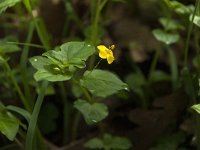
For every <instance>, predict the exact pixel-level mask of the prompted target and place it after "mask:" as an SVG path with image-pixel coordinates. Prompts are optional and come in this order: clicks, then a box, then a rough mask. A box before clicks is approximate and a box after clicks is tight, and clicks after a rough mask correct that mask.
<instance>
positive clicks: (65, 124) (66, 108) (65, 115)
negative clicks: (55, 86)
mask: <svg viewBox="0 0 200 150" xmlns="http://www.w3.org/2000/svg"><path fill="white" fill-rule="evenodd" d="M59 86H60V89H61V96H62V102H63V144H67V143H68V142H69V135H70V133H69V132H70V130H69V129H70V126H69V122H70V104H69V102H68V100H67V94H66V90H65V86H64V83H63V82H60V83H59Z"/></svg>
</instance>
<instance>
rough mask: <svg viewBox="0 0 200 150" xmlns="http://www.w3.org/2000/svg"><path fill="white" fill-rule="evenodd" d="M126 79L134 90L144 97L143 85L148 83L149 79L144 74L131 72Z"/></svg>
mask: <svg viewBox="0 0 200 150" xmlns="http://www.w3.org/2000/svg"><path fill="white" fill-rule="evenodd" d="M125 81H126V83H127V84H128V86H129V87H130V89H131V90H132V91H133V92H135V93H136V94H137V95H138V96H140V98H141V99H143V98H144V95H145V94H144V91H143V87H144V86H145V85H146V83H147V81H146V79H145V77H144V76H143V75H142V74H139V73H131V74H129V75H128V76H127V77H126V78H125Z"/></svg>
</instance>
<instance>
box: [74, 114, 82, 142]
mask: <svg viewBox="0 0 200 150" xmlns="http://www.w3.org/2000/svg"><path fill="white" fill-rule="evenodd" d="M80 118H81V113H80V112H79V111H77V112H76V115H75V119H74V123H73V126H72V141H74V140H76V138H77V133H78V127H79V122H80Z"/></svg>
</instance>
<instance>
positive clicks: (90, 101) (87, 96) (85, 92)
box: [72, 78, 94, 104]
mask: <svg viewBox="0 0 200 150" xmlns="http://www.w3.org/2000/svg"><path fill="white" fill-rule="evenodd" d="M72 80H73V82H74V83H75V84H77V85H78V86H79V87H80V89H81V91H82V92H83V94H84V96H85V98H86V99H87V101H88V102H89V103H91V104H92V103H94V100H93V99H92V97H91V96H90V94H89V93H88V91H87V90H86V89H85V88H84V87H82V86H81V85H80V82H79V81H77V80H76V79H74V78H72Z"/></svg>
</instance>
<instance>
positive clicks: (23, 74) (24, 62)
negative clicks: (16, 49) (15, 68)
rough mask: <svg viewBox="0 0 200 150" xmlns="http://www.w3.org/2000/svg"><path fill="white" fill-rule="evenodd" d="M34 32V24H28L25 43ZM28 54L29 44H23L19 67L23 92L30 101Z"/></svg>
mask: <svg viewBox="0 0 200 150" xmlns="http://www.w3.org/2000/svg"><path fill="white" fill-rule="evenodd" d="M33 32H34V24H33V23H30V25H29V33H28V37H27V40H26V43H30V42H31V39H32V36H33ZM28 54H29V46H24V48H23V51H22V54H21V58H20V67H21V78H22V79H23V80H22V83H23V85H24V92H25V96H26V99H27V100H29V103H30V101H31V92H30V88H29V84H28V77H27V61H28Z"/></svg>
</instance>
